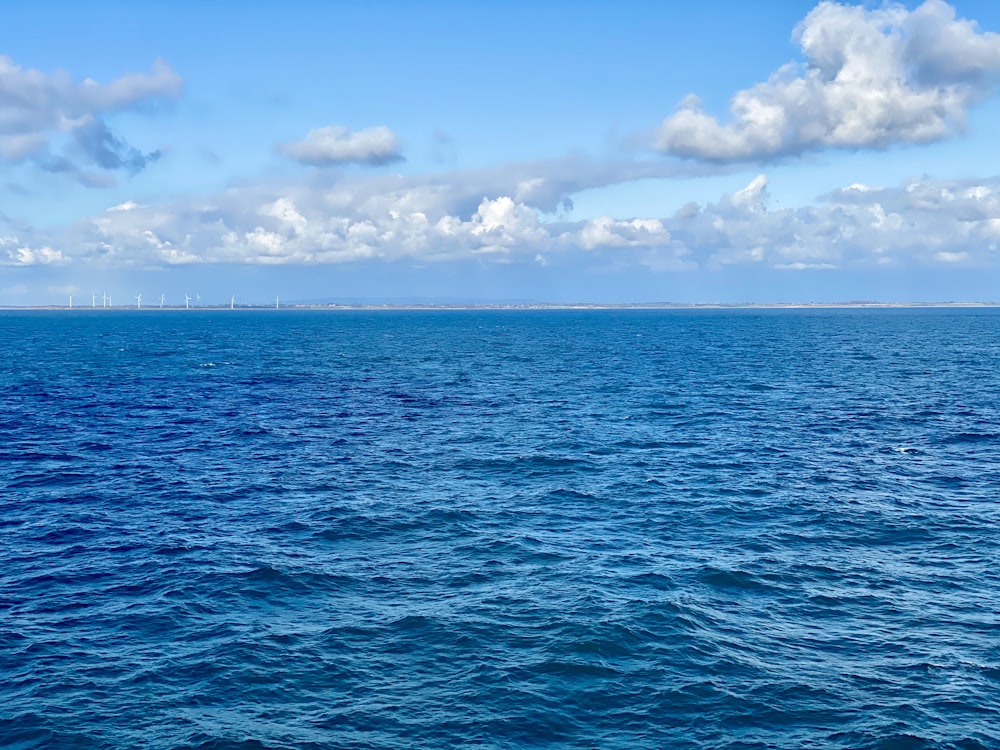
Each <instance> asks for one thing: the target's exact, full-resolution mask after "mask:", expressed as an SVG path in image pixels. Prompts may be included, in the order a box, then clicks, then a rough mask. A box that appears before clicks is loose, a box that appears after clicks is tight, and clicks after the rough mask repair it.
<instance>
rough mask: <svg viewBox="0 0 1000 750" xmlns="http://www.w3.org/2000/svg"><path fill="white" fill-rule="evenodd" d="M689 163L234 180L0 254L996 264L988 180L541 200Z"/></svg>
mask: <svg viewBox="0 0 1000 750" xmlns="http://www.w3.org/2000/svg"><path fill="white" fill-rule="evenodd" d="M691 167H692V165H691V164H685V163H677V162H673V163H668V162H664V161H662V160H656V161H654V162H650V163H645V162H636V163H627V164H610V163H593V162H588V161H587V160H584V159H580V158H568V159H564V160H557V161H554V162H538V163H534V164H522V165H508V166H507V167H504V168H501V169H492V170H471V171H464V172H452V173H437V174H434V175H422V176H421V175H406V176H403V175H376V176H371V175H366V176H359V177H357V178H356V179H344V177H343V175H335V174H330V173H328V172H316V173H312V174H311V175H310V178H309V179H308V180H305V181H282V182H274V183H271V184H268V183H263V182H261V183H255V184H246V185H242V186H237V187H233V188H230V189H228V190H225V191H222V192H220V193H216V194H213V195H207V196H201V197H189V198H182V199H178V200H176V201H174V202H167V203H161V204H149V203H147V204H140V203H137V202H135V201H126V202H124V203H119V204H118V205H114V206H111V207H109V208H108V209H107V210H106V211H104V212H102V213H100V214H98V215H96V216H92V217H90V218H87V219H83V220H81V221H79V222H77V223H76V224H74V225H71V226H68V227H63V228H62V229H58V230H56V229H44V230H34V229H31V228H30V227H29V228H20V229H18V230H17V234H18V235H20V236H19V237H18V236H10V237H6V238H4V239H3V240H2V242H0V259H3V262H5V263H6V264H8V265H38V264H44V263H79V264H88V265H92V266H94V267H98V268H163V267H167V266H176V265H190V264H243V265H289V266H313V265H328V264H338V263H381V262H393V261H409V262H413V263H416V264H426V263H448V262H462V261H475V262H477V263H480V264H494V263H504V264H510V263H524V264H528V265H530V266H532V267H541V266H542V263H543V262H544V264H545V265H546V267H548V268H556V267H560V266H563V267H570V266H572V267H574V268H587V267H593V268H599V267H616V268H623V267H645V268H649V269H652V270H656V271H677V270H683V269H697V268H700V269H719V268H726V267H755V268H772V269H782V270H787V271H789V272H794V271H795V270H801V269H822V268H838V269H849V268H866V267H867V268H871V267H895V268H908V267H918V266H919V267H942V266H964V267H993V266H997V265H1000V178H991V179H985V180H984V179H980V180H965V181H963V180H951V181H947V180H934V179H931V178H923V179H920V180H914V181H911V182H908V183H906V184H904V185H901V186H895V187H880V186H877V185H864V184H860V183H858V184H853V185H848V186H847V187H844V188H842V189H839V190H836V191H833V192H831V193H829V194H827V195H824V196H820V197H819V198H817V199H816V200H815V201H813V202H812V203H810V204H807V205H804V206H802V207H799V208H784V207H780V206H779V207H774V206H772V205H771V200H770V197H769V192H768V190H769V180H768V177H767V176H766V175H763V174H761V175H758V176H756V177H754V178H753V179H751V180H748V181H747V182H745V183H743V184H742V185H740V184H736V185H734V186H733V189H732V190H731V191H729V192H727V193H726V194H724V195H722V196H720V197H719V198H718V200H716V201H714V202H709V203H706V204H697V203H688V204H686V205H683V206H680V207H678V208H676V209H675V208H674V207H670V206H664V209H663V211H662V212H658V215H652V216H632V217H628V216H625V217H622V216H598V217H593V218H590V219H588V220H584V221H567V220H565V218H564V217H562V218H560V217H559V215H558V214H554V213H553V212H552V209H553V208H554V207H557V206H558V205H559V203H560V202H561V201H564V200H566V199H567V198H569V197H570V196H572V195H573V193H574V192H575V191H579V190H585V189H588V188H590V187H596V186H601V185H608V184H614V182H615V181H627V180H632V179H641V178H643V177H650V176H653V175H655V174H659V175H661V176H662V175H666V174H675V175H676V174H679V173H683V171H684V170H686V169H689V168H691ZM697 169H699V168H696V169H695V171H697ZM712 169H714V168H712ZM710 171H712V170H710ZM715 171H716V173H717V170H715ZM9 231H14V230H9ZM538 258H541V259H542V261H539V260H538Z"/></svg>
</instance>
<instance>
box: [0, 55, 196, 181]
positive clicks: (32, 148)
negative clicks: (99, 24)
mask: <svg viewBox="0 0 1000 750" xmlns="http://www.w3.org/2000/svg"><path fill="white" fill-rule="evenodd" d="M180 90H181V79H180V77H179V76H178V75H177V74H176V73H175V72H174V71H173V70H172V69H171V68H170V67H169V66H168V65H167V64H166V63H164V62H163V61H162V60H157V61H156V62H155V63H154V64H153V69H152V71H151V72H149V73H129V74H126V75H124V76H122V77H120V78H117V79H115V80H113V81H112V82H111V83H108V84H101V83H98V82H97V81H94V80H93V79H90V78H85V79H83V80H82V81H74V80H73V79H72V78H70V77H69V75H68V74H66V73H64V72H62V71H57V72H55V73H51V74H48V73H43V72H42V71H39V70H33V69H24V68H21V67H20V66H18V65H16V64H15V63H14V62H13V60H11V59H10V58H9V57H5V56H0V102H3V106H2V107H0V159H3V160H5V161H9V162H21V161H26V160H30V161H33V162H34V163H36V164H37V165H38V166H39V167H40V168H41V169H43V170H44V171H48V172H53V173H66V174H71V175H73V176H75V177H77V179H79V180H80V181H81V182H83V183H84V184H105V183H106V180H101V179H95V178H94V177H93V175H89V174H88V173H87V172H85V171H84V170H83V169H81V168H80V167H79V166H78V165H77V164H76V162H75V161H74V159H73V158H71V156H81V157H82V158H83V159H84V161H86V162H87V163H89V164H91V165H93V166H96V167H97V168H99V169H101V170H106V171H113V170H119V169H120V170H125V171H127V172H130V173H134V172H136V171H138V170H140V169H142V168H143V167H145V166H146V165H147V164H149V163H150V162H151V161H155V160H156V158H158V156H159V152H153V153H152V154H142V153H141V152H140V151H138V150H137V149H135V148H133V147H131V146H130V145H129V144H127V143H126V142H125V141H124V140H123V139H122V138H121V137H120V136H117V135H115V134H113V133H112V132H111V130H110V129H109V127H108V125H107V124H106V122H105V119H104V118H105V116H106V115H110V114H113V113H115V112H120V111H124V110H137V111H142V110H145V109H148V108H149V106H150V105H152V104H153V103H155V102H157V101H162V100H169V99H174V98H176V97H177V96H179V94H180ZM64 136H69V140H70V142H71V143H72V145H73V149H74V153H73V154H69V153H53V151H52V145H53V139H54V138H57V137H64Z"/></svg>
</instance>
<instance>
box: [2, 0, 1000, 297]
mask: <svg viewBox="0 0 1000 750" xmlns="http://www.w3.org/2000/svg"><path fill="white" fill-rule="evenodd" d="M792 39H793V41H794V43H795V44H796V45H797V46H798V48H799V49H800V50H801V55H802V60H801V61H793V62H789V63H787V64H784V65H781V66H780V67H779V68H778V69H777V70H776V71H774V72H773V73H771V74H770V75H769V76H768V77H767V78H766V80H764V81H763V82H761V83H757V84H755V85H752V86H750V87H749V88H745V89H741V90H738V91H736V93H735V94H732V95H731V100H730V103H729V114H728V117H724V118H721V119H720V117H719V116H718V115H717V114H713V113H711V112H709V111H708V110H706V109H705V107H704V105H703V104H702V103H701V100H700V99H699V98H697V95H696V94H690V95H689V96H687V97H685V98H684V99H683V101H682V104H681V105H680V107H679V108H678V109H677V110H676V111H675V112H673V113H672V114H669V115H667V116H666V117H665V119H663V121H662V122H661V124H660V125H659V127H658V128H655V134H654V136H653V137H652V143H651V148H650V149H649V150H647V151H646V152H637V151H635V150H631V151H630V150H628V149H627V148H615V149H612V151H611V153H607V150H606V149H605V154H604V155H603V156H600V157H595V156H587V155H585V154H584V153H581V152H575V153H572V154H570V155H564V156H559V155H555V156H552V157H551V158H546V159H534V160H527V159H526V160H523V161H515V162H504V163H494V164H478V165H466V166H462V165H461V164H457V165H456V164H455V163H454V159H450V160H449V161H450V162H451V163H449V164H448V169H442V168H441V165H440V159H439V158H438V157H437V156H433V157H431V162H433V164H431V163H420V160H419V153H418V152H419V143H417V142H415V140H414V137H413V134H412V132H410V134H409V136H408V137H407V136H403V135H401V134H400V131H399V130H398V129H397V127H396V126H395V124H394V123H393V122H392V121H388V120H387V121H386V122H385V124H379V123H377V122H376V123H374V124H363V123H362V124H360V125H358V124H353V125H348V124H344V122H346V118H345V121H343V122H341V123H334V124H330V123H329V122H327V123H324V122H315V121H313V122H302V124H301V125H300V126H299V128H298V129H297V131H296V132H292V133H290V135H289V136H288V137H286V138H284V139H281V138H272V139H271V140H270V142H268V143H260V144H258V148H259V149H260V151H261V152H262V153H266V152H270V153H272V154H273V155H274V159H275V163H274V165H273V166H272V167H271V168H270V169H269V171H267V172H266V173H264V174H260V175H258V176H257V177H253V176H245V175H240V174H238V173H234V174H233V175H232V179H231V180H230V186H229V187H228V188H226V189H224V190H220V191H215V192H203V191H185V190H176V189H175V190H171V191H169V192H167V191H164V192H158V191H156V190H155V189H152V188H151V187H150V186H149V184H148V183H147V184H146V185H145V186H144V189H143V195H142V196H141V197H140V196H139V195H136V196H135V197H134V198H133V197H128V196H129V191H130V189H131V188H130V185H131V184H132V182H131V181H132V180H140V179H152V177H149V178H147V177H146V175H151V174H152V173H154V172H156V171H157V170H158V169H159V168H160V166H159V164H160V163H165V162H167V161H169V158H170V157H171V153H170V149H171V148H172V144H170V143H169V142H167V143H165V144H164V145H163V146H162V147H160V146H158V147H156V148H154V149H152V150H148V151H145V150H143V149H142V148H139V147H137V146H134V145H132V142H130V139H127V138H126V136H125V135H122V134H121V133H122V131H120V130H119V129H118V127H117V125H116V123H117V118H118V117H121V116H127V117H128V118H129V122H131V123H135V122H139V121H141V122H144V123H146V124H147V127H148V126H150V124H151V123H155V122H157V120H158V118H161V117H162V116H163V114H162V113H163V107H162V105H164V104H169V105H171V107H172V108H174V109H176V108H178V107H183V105H184V101H185V97H186V94H185V91H186V89H187V87H188V86H189V85H191V86H195V85H196V78H195V77H196V75H197V73H196V71H195V72H191V73H187V72H185V75H184V79H183V80H182V77H181V75H180V74H179V73H178V72H175V70H174V68H173V67H171V65H169V64H168V63H167V62H164V61H163V60H161V59H156V60H155V61H154V62H153V65H152V68H151V70H150V71H149V72H147V73H125V74H121V75H119V76H118V77H116V78H113V79H112V80H111V81H110V83H99V82H97V81H96V80H93V79H91V78H82V79H74V78H73V77H71V76H70V75H69V74H68V73H65V72H62V71H56V72H49V73H46V72H42V71H41V70H38V69H34V68H26V67H22V66H20V65H19V64H17V63H16V62H15V61H14V60H13V59H11V58H10V57H0V166H3V165H5V167H6V170H7V171H8V173H13V170H17V171H16V174H17V176H18V180H19V181H16V182H15V181H14V180H9V181H8V182H7V187H6V194H7V195H8V196H10V197H11V200H12V201H13V200H14V199H15V198H16V199H17V200H18V201H20V203H19V204H18V205H19V206H21V207H22V215H20V216H18V215H16V214H15V215H12V213H11V212H10V211H9V210H8V209H5V207H4V204H3V203H0V266H2V267H3V268H2V269H0V273H2V274H3V275H4V277H6V278H5V279H4V280H3V281H0V300H2V299H3V297H4V295H5V294H6V296H7V298H8V300H9V302H10V301H13V302H17V301H19V300H23V299H27V298H31V299H32V300H39V298H38V295H39V294H41V291H40V290H42V289H64V288H70V286H69V285H68V281H67V280H72V279H73V278H75V277H80V276H81V275H82V276H87V277H89V278H93V277H94V276H95V275H99V274H102V273H111V272H114V273H115V274H117V275H119V276H124V277H128V275H129V274H130V273H131V274H138V275H141V274H145V273H148V272H151V271H156V272H158V273H170V272H171V271H172V270H174V271H175V270H176V269H179V268H197V267H206V266H211V265H228V266H247V267H283V268H286V269H294V268H302V269H309V268H315V267H316V266H323V267H331V268H333V267H336V266H338V265H344V264H351V265H353V266H361V267H367V268H369V269H370V274H371V276H372V278H373V279H374V280H377V279H378V274H379V269H380V267H383V266H384V265H385V264H388V263H395V264H398V263H404V264H405V263H410V264H413V266H414V267H415V268H416V267H420V268H426V267H428V266H438V267H445V266H447V265H449V264H456V263H469V262H473V263H475V264H476V265H477V266H479V267H483V266H489V267H493V266H496V267H499V266H507V267H512V266H514V267H518V268H519V269H520V270H519V271H518V273H521V274H525V275H527V274H532V273H536V272H537V270H538V269H542V268H544V269H546V272H547V273H549V274H552V273H555V272H558V269H560V268H565V269H569V268H572V269H574V272H578V271H579V270H580V269H589V271H588V274H589V276H588V278H589V279H590V281H589V282H587V283H588V284H589V285H590V286H589V287H588V286H586V285H584V286H579V284H580V282H579V278H580V276H579V273H576V275H575V276H574V279H576V281H574V283H576V284H577V285H578V286H577V287H576V288H574V289H573V290H572V294H573V295H575V296H576V298H580V299H585V298H587V297H588V296H589V297H599V296H600V294H599V291H600V285H601V277H602V274H605V273H612V272H613V273H616V274H622V273H633V274H636V275H637V278H638V276H639V275H641V276H648V274H649V273H662V274H664V275H665V276H669V275H670V274H671V273H673V274H687V275H691V274H695V275H697V274H703V273H708V274H713V273H734V272H738V271H739V269H768V270H770V271H774V272H775V273H776V274H777V275H776V276H775V277H774V278H775V279H778V280H777V281H775V282H774V283H775V286H774V287H773V288H772V289H771V290H770V291H769V292H768V293H769V294H770V295H771V296H772V297H774V298H779V297H781V296H782V295H784V296H787V295H788V294H790V293H791V291H790V290H794V283H795V282H794V276H795V274H788V273H787V272H789V271H829V272H836V271H837V270H853V271H862V272H863V271H864V270H865V269H869V270H871V271H872V272H875V271H879V272H884V271H885V270H886V269H889V270H891V269H904V270H905V269H925V270H926V271H927V272H928V273H931V274H933V273H935V272H936V271H937V270H941V269H948V268H979V269H989V270H990V271H991V272H992V271H993V270H994V269H997V268H998V267H1000V263H998V262H997V261H998V258H1000V255H998V244H1000V176H998V175H997V174H996V173H994V174H990V173H984V174H979V175H971V174H959V175H942V176H928V175H926V174H921V173H920V172H921V170H919V169H918V175H917V176H910V177H907V178H905V179H902V180H897V181H896V183H895V184H882V185H880V184H879V177H878V175H879V169H878V165H877V164H876V163H875V162H873V164H875V166H873V167H871V168H870V170H869V169H865V164H866V162H862V161H860V160H857V159H856V160H855V163H854V168H857V169H858V170H859V171H858V173H857V174H856V175H855V176H854V177H853V178H852V179H851V182H850V183H849V184H847V185H843V184H841V185H839V186H837V187H835V188H834V189H830V190H827V191H825V192H824V193H823V194H822V195H819V196H817V197H816V198H814V199H812V200H807V201H805V202H803V203H802V204H801V205H795V206H786V205H782V204H781V202H780V201H777V200H775V199H774V198H772V197H771V195H770V192H769V188H770V187H771V185H772V184H776V183H775V178H774V176H773V175H772V176H769V175H768V174H766V173H765V172H764V171H762V170H766V171H768V172H774V171H775V170H777V171H778V172H779V173H780V174H781V176H782V177H783V178H785V179H788V178H789V177H790V176H792V175H794V171H795V170H808V169H817V170H819V169H822V168H823V163H822V162H816V161H815V160H816V159H817V158H824V159H829V160H834V161H835V160H836V159H837V158H838V157H837V155H838V154H839V153H842V152H845V151H850V152H852V153H854V154H858V153H863V152H866V151H867V152H870V153H871V155H872V157H871V158H874V159H877V158H879V157H880V155H882V154H884V153H886V152H887V151H889V150H891V149H893V148H903V149H906V148H910V149H915V148H918V147H919V148H925V149H926V148H933V146H934V144H939V143H945V142H949V141H951V142H960V140H961V138H962V137H963V133H964V132H966V131H967V129H968V124H967V123H968V122H969V119H970V116H971V113H973V112H974V111H975V110H976V109H977V107H980V106H982V107H986V106H987V105H988V104H989V103H990V102H991V100H994V99H995V98H996V94H997V92H998V87H1000V35H998V34H997V33H994V32H992V31H988V30H984V29H982V28H980V26H979V24H978V23H977V22H976V21H973V20H968V19H965V18H961V17H959V16H958V14H957V12H956V10H955V8H953V7H952V6H950V5H949V4H947V3H945V2H944V1H943V0H926V1H925V2H923V3H921V4H919V5H916V6H915V7H906V6H903V5H898V4H888V5H884V6H882V7H878V8H869V7H865V6H858V5H847V4H842V3H837V2H821V3H819V4H818V5H816V6H815V7H814V8H812V9H811V10H809V11H808V13H807V14H806V15H805V16H804V18H802V19H801V20H800V21H799V22H798V24H797V25H796V26H795V27H794V30H793V32H792ZM166 56H167V55H165V57H166ZM696 93H697V92H696ZM675 101H676V99H675ZM651 125H652V123H651ZM651 130H652V128H651ZM442 132H443V131H442V130H441V129H437V128H435V129H434V130H433V131H428V132H427V133H426V140H427V142H428V143H432V146H431V151H433V152H435V153H436V152H437V151H439V150H440V145H441V140H442V136H441V135H440V134H441V133H442ZM639 137H640V136H639V135H638V134H637V135H634V136H630V137H629V138H628V139H627V140H628V141H629V142H632V143H634V142H636V141H637V139H638V138H639ZM956 139H957V140H956ZM168 140H169V139H168ZM447 142H448V145H449V148H451V147H452V145H453V143H454V142H455V138H454V137H453V136H451V135H449V136H448V141H447ZM165 154H166V159H165V158H164V155H165ZM411 154H416V155H417V158H411ZM810 154H812V156H811V157H810V156H808V155H810ZM810 160H811V161H810ZM394 169H402V170H403V171H393V170H394ZM741 172H748V173H746V174H741ZM997 172H1000V169H998V170H997ZM116 175H117V177H116ZM791 178H792V179H794V177H791ZM60 180H62V181H63V182H60ZM698 180H709V181H712V182H713V184H721V183H722V182H725V183H726V184H728V185H730V186H731V187H730V188H729V189H728V190H725V191H723V192H721V193H719V194H717V197H715V198H714V199H709V200H705V201H702V202H693V201H677V202H675V203H674V204H673V205H663V206H662V209H661V210H660V211H658V212H656V213H652V212H651V214H650V215H629V214H626V215H621V214H620V212H614V211H607V212H603V211H599V210H598V211H594V210H591V211H590V212H589V213H590V215H582V214H581V212H579V211H578V210H577V209H576V207H575V206H576V203H577V202H579V200H580V197H581V196H590V199H592V197H593V196H595V195H596V196H598V198H599V197H600V196H601V195H603V194H605V193H606V191H614V190H619V191H626V192H627V191H629V190H639V189H642V188H643V187H644V186H647V185H664V184H666V185H671V184H686V183H687V184H690V183H695V182H697V181H698ZM32 181H36V182H32ZM72 185H75V187H71V186H72ZM70 190H76V191H84V193H85V194H87V195H93V194H95V191H97V192H96V194H99V195H100V194H108V195H114V196H115V197H117V198H118V199H119V200H116V201H115V200H113V201H109V202H108V203H105V205H109V204H110V205H109V207H107V208H105V209H103V210H96V211H95V210H82V211H80V212H79V213H78V214H77V215H76V217H75V218H71V219H70V220H67V221H63V222H56V223H49V224H45V223H44V222H39V221H37V219H36V220H33V217H32V216H30V215H28V214H25V213H24V209H23V206H24V205H26V204H29V203H30V202H31V201H35V202H41V203H44V202H45V201H46V200H47V199H48V198H47V195H48V193H47V191H51V192H52V193H53V194H59V195H63V194H66V192H67V191H70ZM602 191H604V192H602ZM123 198H124V199H123ZM81 205H92V200H91V201H83V202H82V203H81ZM3 269H5V270H3ZM28 270H30V271H31V276H30V278H31V280H32V283H33V284H34V285H35V287H32V286H31V285H30V284H28V283H26V282H25V281H23V280H22V279H21V277H20V276H18V275H17V274H18V273H27V271H28ZM25 278H28V277H25ZM135 278H139V276H135ZM505 278H506V279H507V281H506V282H505V283H506V284H507V286H505V287H503V288H502V289H499V290H498V294H500V295H501V296H510V297H513V296H517V294H516V292H517V290H516V288H515V287H516V283H515V284H514V285H513V286H511V282H510V278H511V277H510V275H509V274H508V275H507V276H506V277H505ZM515 278H516V277H515ZM782 285H784V286H782ZM33 288H34V289H37V290H39V291H37V292H36V291H32V289H33ZM292 293H293V294H294V292H292ZM923 293H924V294H925V295H927V294H933V292H932V291H925V292H923ZM831 294H832V295H834V296H835V297H837V298H849V297H850V296H851V294H850V289H849V288H848V287H844V286H840V287H838V286H837V284H836V283H832V284H831ZM32 295H34V296H33V297H32ZM998 296H1000V295H998ZM637 301H641V300H637Z"/></svg>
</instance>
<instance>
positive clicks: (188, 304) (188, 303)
mask: <svg viewBox="0 0 1000 750" xmlns="http://www.w3.org/2000/svg"><path fill="white" fill-rule="evenodd" d="M184 309H185V310H190V309H191V298H190V297H188V296H187V295H186V294H185V295H184Z"/></svg>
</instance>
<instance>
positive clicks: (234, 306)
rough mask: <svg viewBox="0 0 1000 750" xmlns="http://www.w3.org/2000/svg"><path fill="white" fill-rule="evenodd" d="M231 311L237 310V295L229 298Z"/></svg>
mask: <svg viewBox="0 0 1000 750" xmlns="http://www.w3.org/2000/svg"><path fill="white" fill-rule="evenodd" d="M229 309H230V310H235V309H236V295H235V294H234V295H233V296H232V297H230V298H229Z"/></svg>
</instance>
